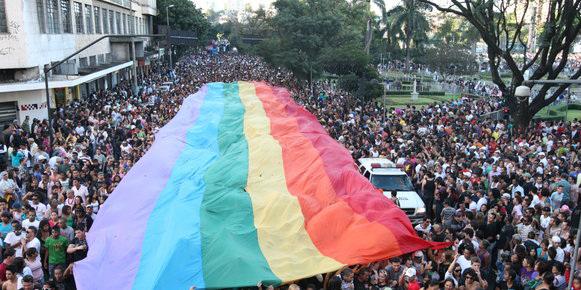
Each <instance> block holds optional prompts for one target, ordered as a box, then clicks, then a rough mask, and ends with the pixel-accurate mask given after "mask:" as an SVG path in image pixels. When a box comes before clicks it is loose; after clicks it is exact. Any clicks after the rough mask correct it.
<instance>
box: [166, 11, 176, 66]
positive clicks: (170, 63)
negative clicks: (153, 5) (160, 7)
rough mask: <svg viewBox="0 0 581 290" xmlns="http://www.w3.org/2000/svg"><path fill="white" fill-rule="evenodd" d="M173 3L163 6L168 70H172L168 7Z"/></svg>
mask: <svg viewBox="0 0 581 290" xmlns="http://www.w3.org/2000/svg"><path fill="white" fill-rule="evenodd" d="M174 6H175V5H173V4H172V5H169V6H166V7H165V21H166V24H167V35H168V38H167V46H168V53H169V69H170V71H171V70H173V64H172V55H171V42H170V40H169V9H170V8H172V7H174Z"/></svg>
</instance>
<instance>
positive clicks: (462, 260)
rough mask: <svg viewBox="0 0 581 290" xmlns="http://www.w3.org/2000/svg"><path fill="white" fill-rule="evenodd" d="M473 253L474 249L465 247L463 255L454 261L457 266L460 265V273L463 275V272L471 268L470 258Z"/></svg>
mask: <svg viewBox="0 0 581 290" xmlns="http://www.w3.org/2000/svg"><path fill="white" fill-rule="evenodd" d="M473 253H474V249H473V248H472V247H465V248H464V254H463V255H462V256H460V257H458V260H456V262H457V263H458V265H460V268H462V273H464V270H466V269H468V268H470V267H471V266H472V261H471V260H470V259H471V258H472V254H473Z"/></svg>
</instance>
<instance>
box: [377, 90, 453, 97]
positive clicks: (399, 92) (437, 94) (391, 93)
mask: <svg viewBox="0 0 581 290" xmlns="http://www.w3.org/2000/svg"><path fill="white" fill-rule="evenodd" d="M385 94H386V95H387V96H405V95H411V94H412V92H408V91H386V92H385ZM418 95H420V96H445V95H446V92H418Z"/></svg>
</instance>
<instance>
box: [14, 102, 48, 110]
mask: <svg viewBox="0 0 581 290" xmlns="http://www.w3.org/2000/svg"><path fill="white" fill-rule="evenodd" d="M40 109H46V102H43V103H40V104H22V105H20V111H34V110H40Z"/></svg>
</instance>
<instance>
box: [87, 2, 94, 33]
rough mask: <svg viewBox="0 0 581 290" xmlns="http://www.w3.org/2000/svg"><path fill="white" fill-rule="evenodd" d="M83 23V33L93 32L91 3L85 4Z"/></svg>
mask: <svg viewBox="0 0 581 290" xmlns="http://www.w3.org/2000/svg"><path fill="white" fill-rule="evenodd" d="M85 25H86V28H87V30H86V31H85V33H87V34H93V18H92V17H91V5H89V4H85Z"/></svg>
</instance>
